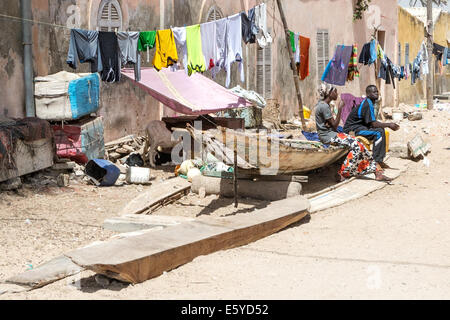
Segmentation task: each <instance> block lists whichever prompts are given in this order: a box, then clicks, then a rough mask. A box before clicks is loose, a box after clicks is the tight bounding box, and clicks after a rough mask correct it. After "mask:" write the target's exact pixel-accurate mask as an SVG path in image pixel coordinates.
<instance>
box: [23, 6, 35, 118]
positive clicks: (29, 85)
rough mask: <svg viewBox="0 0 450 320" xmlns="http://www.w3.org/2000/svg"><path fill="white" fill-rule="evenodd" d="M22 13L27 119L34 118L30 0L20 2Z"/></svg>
mask: <svg viewBox="0 0 450 320" xmlns="http://www.w3.org/2000/svg"><path fill="white" fill-rule="evenodd" d="M20 8H21V11H22V18H23V20H22V38H23V75H24V83H25V111H26V116H27V117H35V116H36V110H35V107H34V88H33V80H34V79H33V47H32V45H33V43H32V41H33V39H32V34H31V22H30V20H31V0H20Z"/></svg>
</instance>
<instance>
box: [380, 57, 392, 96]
mask: <svg viewBox="0 0 450 320" xmlns="http://www.w3.org/2000/svg"><path fill="white" fill-rule="evenodd" d="M378 78H381V79H383V80H385V81H386V84H391V83H392V86H393V87H394V89H395V82H394V78H395V75H394V70H393V64H392V62H391V60H390V59H389V58H388V57H387V56H385V61H382V62H381V65H380V72H379V74H378Z"/></svg>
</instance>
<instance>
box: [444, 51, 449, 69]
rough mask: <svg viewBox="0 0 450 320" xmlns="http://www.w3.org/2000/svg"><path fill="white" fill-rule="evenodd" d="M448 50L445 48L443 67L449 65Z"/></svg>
mask: <svg viewBox="0 0 450 320" xmlns="http://www.w3.org/2000/svg"><path fill="white" fill-rule="evenodd" d="M448 53H449V52H448V48H444V57H443V65H444V66H446V65H448Z"/></svg>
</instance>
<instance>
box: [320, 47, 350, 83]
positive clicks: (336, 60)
mask: <svg viewBox="0 0 450 320" xmlns="http://www.w3.org/2000/svg"><path fill="white" fill-rule="evenodd" d="M352 52H353V46H344V45H338V46H337V48H336V52H335V53H334V56H333V59H332V60H331V61H330V63H329V67H328V66H327V67H328V68H327V69H328V70H326V74H325V73H324V75H323V76H322V80H323V81H325V82H327V83H329V84H334V85H338V86H343V85H345V81H346V80H347V76H348V66H349V63H350V57H351V55H352Z"/></svg>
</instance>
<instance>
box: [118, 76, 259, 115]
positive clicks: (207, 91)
mask: <svg viewBox="0 0 450 320" xmlns="http://www.w3.org/2000/svg"><path fill="white" fill-rule="evenodd" d="M122 75H125V76H126V77H128V78H129V79H131V80H132V81H133V82H134V83H136V84H137V85H138V86H139V87H141V88H142V89H144V90H145V91H147V92H148V93H149V94H150V95H151V96H152V97H154V98H155V99H156V100H158V101H160V102H161V103H163V104H164V105H166V106H167V107H169V108H171V109H173V110H175V111H176V112H179V113H183V114H187V115H201V114H208V113H214V112H218V111H222V110H226V109H235V108H245V107H251V106H252V103H251V102H250V101H248V100H246V99H244V98H241V97H239V96H237V95H235V94H234V93H232V92H231V91H229V90H228V89H226V88H224V87H222V86H221V85H219V84H217V83H216V82H214V81H212V80H210V79H208V78H206V77H205V76H202V75H201V74H199V73H195V74H193V75H192V76H190V77H189V76H188V75H187V74H186V72H185V71H184V70H178V71H171V70H168V69H162V70H161V71H159V72H157V71H156V70H155V69H153V68H142V70H141V81H139V82H137V81H135V80H134V70H133V69H123V70H122Z"/></svg>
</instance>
